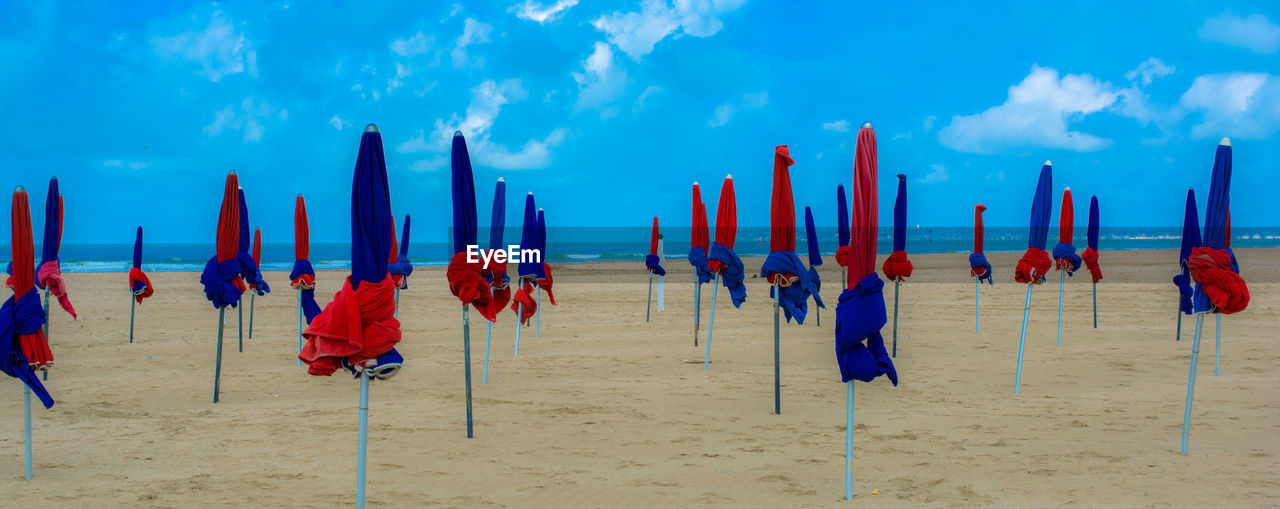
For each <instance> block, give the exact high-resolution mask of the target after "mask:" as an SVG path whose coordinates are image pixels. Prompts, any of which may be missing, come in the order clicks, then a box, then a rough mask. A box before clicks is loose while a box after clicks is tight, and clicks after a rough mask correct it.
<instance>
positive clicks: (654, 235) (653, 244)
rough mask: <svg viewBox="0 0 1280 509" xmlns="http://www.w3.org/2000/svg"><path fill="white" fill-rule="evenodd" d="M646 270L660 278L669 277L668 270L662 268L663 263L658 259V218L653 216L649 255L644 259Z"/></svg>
mask: <svg viewBox="0 0 1280 509" xmlns="http://www.w3.org/2000/svg"><path fill="white" fill-rule="evenodd" d="M644 268H645V270H647V271H649V272H652V273H654V274H657V275H659V276H665V275H667V269H664V268H662V261H661V260H660V259H658V216H653V228H652V229H651V230H650V233H649V254H647V255H645V257H644Z"/></svg>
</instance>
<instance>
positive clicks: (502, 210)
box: [480, 177, 511, 384]
mask: <svg viewBox="0 0 1280 509" xmlns="http://www.w3.org/2000/svg"><path fill="white" fill-rule="evenodd" d="M506 223H507V183H506V181H504V180H502V177H498V183H497V184H495V185H494V187H493V210H492V212H490V213H489V250H490V251H492V252H498V251H501V250H503V249H505V248H506V246H503V245H502V234H503V233H504V232H505V230H506ZM506 265H507V264H506V262H503V263H501V264H499V263H495V262H490V265H489V266H490V267H491V269H489V270H488V271H486V272H485V273H484V274H485V275H486V277H487V278H488V279H489V292H490V293H491V294H493V298H494V300H495V303H494V307H495V308H496V309H497V310H498V311H501V310H502V307H503V306H505V305H506V303H507V299H509V298H510V295H511V290H510V289H509V288H508V286H507V285H508V283H509V282H510V281H511V278H510V277H508V276H507V267H506ZM499 266H500V267H501V270H495V269H497V268H498V267H499ZM492 338H493V321H492V320H486V321H485V330H484V374H483V375H481V377H480V383H484V384H487V383H489V344H490V340H491V339H492Z"/></svg>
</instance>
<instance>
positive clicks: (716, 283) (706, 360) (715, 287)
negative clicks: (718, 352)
mask: <svg viewBox="0 0 1280 509" xmlns="http://www.w3.org/2000/svg"><path fill="white" fill-rule="evenodd" d="M719 291H720V273H719V272H717V273H716V275H715V278H714V279H713V280H712V281H711V319H710V320H709V321H707V354H706V355H704V356H703V357H702V370H703V371H706V370H707V365H708V364H710V363H711V330H712V329H714V328H715V327H716V292H719Z"/></svg>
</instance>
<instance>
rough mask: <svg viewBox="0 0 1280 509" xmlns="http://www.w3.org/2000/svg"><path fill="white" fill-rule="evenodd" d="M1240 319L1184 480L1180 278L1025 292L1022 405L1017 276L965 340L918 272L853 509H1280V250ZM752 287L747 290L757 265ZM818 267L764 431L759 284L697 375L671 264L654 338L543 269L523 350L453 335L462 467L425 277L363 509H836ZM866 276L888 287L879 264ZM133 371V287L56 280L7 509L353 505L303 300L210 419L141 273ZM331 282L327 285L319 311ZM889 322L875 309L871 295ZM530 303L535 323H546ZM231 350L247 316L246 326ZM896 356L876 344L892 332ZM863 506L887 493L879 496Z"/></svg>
mask: <svg viewBox="0 0 1280 509" xmlns="http://www.w3.org/2000/svg"><path fill="white" fill-rule="evenodd" d="M1237 255H1238V256H1239V259H1240V263H1241V266H1242V267H1243V269H1244V274H1245V277H1246V279H1248V280H1249V281H1250V285H1249V288H1250V290H1251V293H1252V296H1253V300H1252V302H1251V304H1250V305H1249V309H1248V310H1247V311H1245V312H1244V313H1241V314H1239V315H1233V316H1227V317H1225V318H1224V319H1223V320H1222V325H1223V337H1222V357H1221V369H1222V373H1221V376H1217V377H1215V376H1214V375H1213V363H1214V343H1213V332H1214V327H1213V321H1212V318H1210V319H1209V320H1206V325H1205V327H1204V332H1205V338H1204V339H1203V340H1202V344H1201V350H1200V371H1199V378H1198V383H1197V385H1196V393H1195V396H1196V397H1195V407H1194V413H1193V417H1192V431H1191V454H1190V455H1189V456H1182V455H1179V454H1178V444H1179V438H1180V430H1181V423H1182V412H1183V400H1184V397H1185V394H1186V385H1187V368H1188V360H1189V356H1190V353H1191V343H1192V342H1191V339H1192V327H1193V323H1194V320H1191V319H1188V320H1185V321H1184V329H1183V339H1182V341H1181V342H1175V341H1174V324H1175V318H1176V315H1175V310H1176V300H1175V299H1176V291H1175V289H1174V287H1173V285H1172V284H1170V283H1169V278H1170V277H1171V276H1172V275H1173V273H1174V268H1175V267H1176V257H1177V253H1176V252H1175V251H1128V252H1110V251H1104V252H1103V253H1102V266H1103V271H1104V274H1105V277H1106V279H1104V280H1103V282H1102V283H1101V284H1099V286H1098V306H1099V314H1098V328H1097V329H1096V330H1095V329H1093V328H1092V327H1091V325H1092V323H1091V317H1090V288H1089V284H1088V282H1089V280H1088V275H1087V273H1081V274H1077V276H1076V277H1075V278H1071V279H1070V280H1069V281H1068V282H1067V285H1066V293H1067V298H1066V303H1065V324H1064V329H1063V341H1062V346H1061V347H1057V346H1055V328H1056V311H1057V309H1056V306H1057V281H1056V279H1057V277H1056V274H1055V275H1051V279H1050V284H1046V285H1043V286H1040V287H1036V289H1035V291H1034V294H1033V296H1032V313H1031V319H1030V331H1029V333H1028V337H1027V349H1026V355H1025V361H1024V366H1023V380H1022V389H1021V394H1018V395H1014V394H1013V393H1012V388H1013V377H1014V368H1015V361H1016V355H1017V349H1018V333H1019V326H1020V323H1021V318H1022V300H1023V297H1024V295H1025V291H1026V287H1025V286H1024V285H1019V284H1016V283H1014V282H1013V281H1012V271H1013V269H1012V267H1013V265H1014V262H1015V261H1016V259H1017V257H1018V256H1019V253H991V254H989V255H988V256H989V258H990V260H991V263H992V264H993V265H994V266H995V267H996V274H997V280H996V285H995V286H986V285H984V286H983V287H982V289H981V291H982V329H981V335H980V336H975V334H974V323H973V283H972V280H971V279H970V278H969V277H968V265H967V260H966V254H964V253H959V254H928V255H915V256H912V260H913V261H914V263H915V271H916V272H915V274H916V275H915V277H913V278H912V279H911V280H910V281H909V282H907V283H906V284H905V285H904V286H903V287H902V288H901V298H902V304H901V310H900V314H901V323H900V330H899V344H898V356H897V358H896V359H895V362H896V363H897V368H898V371H899V373H900V375H901V378H902V383H901V385H900V386H899V387H896V388H895V387H893V386H892V385H891V384H890V383H889V382H888V380H886V379H884V378H881V379H878V380H876V381H875V382H874V383H870V384H862V383H859V384H858V385H857V389H856V390H857V392H856V394H857V400H856V401H857V402H856V426H855V461H854V465H853V467H854V483H855V484H854V490H855V500H854V501H855V503H856V504H859V505H862V506H884V507H892V506H921V505H927V506H979V505H982V506H1049V505H1063V504H1067V503H1079V504H1085V505H1090V506H1275V505H1277V504H1280V478H1277V476H1276V472H1277V471H1280V392H1277V390H1276V388H1277V386H1280V374H1278V373H1277V371H1276V369H1275V366H1277V364H1280V342H1277V341H1276V330H1275V329H1276V325H1277V324H1280V312H1278V311H1277V308H1278V307H1280V297H1278V296H1277V295H1278V292H1277V289H1280V286H1278V285H1277V283H1276V282H1275V280H1274V278H1270V277H1267V276H1266V274H1274V273H1276V271H1277V270H1280V249H1241V250H1239V251H1237ZM745 261H746V266H747V271H748V273H749V274H751V273H755V272H758V270H759V266H760V263H761V260H759V259H748V260H745ZM826 261H827V263H828V264H827V265H824V266H823V267H822V277H823V281H824V282H825V284H824V290H823V292H822V293H823V296H824V297H825V298H826V300H827V302H828V305H829V306H830V308H829V309H828V310H826V311H823V312H821V320H822V324H821V326H819V325H817V324H816V323H815V322H816V320H814V319H813V318H812V316H811V318H810V321H808V322H806V324H805V325H803V326H798V325H795V324H790V325H785V324H784V326H783V328H782V398H783V400H782V414H781V415H773V414H772V410H773V375H772V372H773V365H772V360H773V359H772V309H771V308H772V304H771V302H770V301H769V300H768V299H767V287H766V285H765V283H764V280H763V279H751V278H749V279H748V280H747V282H748V293H749V298H748V301H747V302H746V303H745V304H744V305H743V306H742V308H741V309H734V308H733V307H732V306H731V305H730V304H729V300H728V298H727V297H728V296H727V294H726V292H721V295H720V301H719V303H718V304H719V307H718V310H717V314H716V315H717V316H716V320H717V321H716V324H715V336H714V338H713V342H712V349H711V359H712V363H711V369H710V371H708V372H703V370H702V364H701V360H702V358H703V348H702V346H701V345H702V344H703V339H705V331H706V323H707V320H708V315H709V310H710V306H709V303H710V297H711V287H710V285H707V286H704V287H703V292H702V296H703V305H702V323H703V327H702V332H701V336H702V338H700V339H699V346H698V347H694V345H693V332H692V315H693V311H692V308H693V300H692V290H693V284H692V278H693V276H692V273H691V272H690V267H689V265H688V263H687V262H686V261H684V260H682V259H675V260H670V261H669V262H668V270H669V271H670V274H669V275H668V277H667V280H666V281H667V284H666V310H665V311H664V312H661V313H658V312H656V311H655V312H654V314H653V318H652V321H651V322H650V323H647V324H646V323H645V322H644V312H645V305H644V304H645V301H644V299H645V292H646V282H647V279H646V273H645V272H644V269H643V263H642V262H639V261H637V262H625V263H624V262H610V263H574V264H562V265H558V266H555V267H554V270H555V273H554V274H555V280H556V285H555V291H556V297H557V300H558V301H559V303H560V304H559V305H558V306H554V307H551V306H548V307H546V308H544V312H543V314H542V324H541V328H542V331H541V335H540V337H535V334H534V329H533V328H532V327H531V328H527V329H524V330H523V331H522V333H521V334H522V337H521V345H520V355H519V356H518V357H513V356H512V351H513V343H514V333H515V321H514V315H513V313H510V312H507V313H505V314H503V315H502V317H501V320H500V321H499V322H498V323H497V324H496V325H495V326H494V328H493V342H492V351H491V355H492V360H491V362H490V366H489V370H490V373H489V382H488V384H482V383H481V374H482V369H483V359H484V350H485V326H484V323H483V321H482V320H481V319H480V318H479V315H478V313H472V317H473V319H472V320H473V321H472V327H471V364H472V380H473V384H474V406H475V438H474V439H472V440H468V439H466V435H465V426H464V419H465V412H464V406H463V355H462V332H461V316H460V312H459V307H460V306H459V304H458V302H457V300H456V299H455V298H454V297H452V296H451V295H449V292H448V289H447V288H446V285H445V279H444V271H443V267H430V268H428V267H421V268H418V269H417V271H416V272H415V273H414V275H413V277H412V279H411V280H410V283H409V284H410V288H409V289H408V290H407V291H405V292H404V293H403V294H402V295H401V301H400V302H401V305H402V309H401V312H400V318H401V320H402V321H403V331H404V340H403V341H402V342H401V344H400V350H401V352H402V353H403V354H404V355H405V357H406V358H407V363H406V367H405V369H404V370H403V372H402V373H401V374H400V375H399V376H398V377H397V378H395V379H394V380H391V381H389V382H378V383H374V384H373V387H372V390H371V398H370V400H371V405H370V417H369V422H370V425H369V426H370V428H369V440H370V448H369V477H368V497H369V503H370V504H372V505H375V506H386V507H413V506H423V505H440V506H457V507H479V506H497V507H522V506H523V507H534V506H540V507H549V506H569V507H609V506H623V507H654V506H676V507H680V506H690V505H709V506H732V507H748V506H749V507H783V506H837V505H842V504H843V503H844V501H843V497H844V489H843V476H844V470H843V468H842V465H843V462H844V420H845V405H844V397H845V390H844V386H843V385H842V384H841V383H840V381H839V371H838V369H837V367H836V365H835V356H834V339H833V335H832V329H831V327H832V326H833V325H834V318H835V315H834V306H835V300H836V297H837V296H838V294H839V292H838V286H839V283H838V278H839V274H840V269H839V267H838V266H837V265H835V263H834V260H833V259H831V258H830V257H827V259H826ZM877 266H879V263H877ZM151 277H152V280H153V281H154V283H155V285H156V287H157V288H158V290H157V296H156V297H155V298H153V299H150V300H148V301H146V302H145V303H144V304H142V305H140V306H139V307H138V309H137V319H138V323H137V329H136V338H135V343H134V344H128V320H129V304H128V303H129V301H128V293H127V291H126V288H125V285H126V283H125V275H124V274H118V273H117V274H79V273H72V274H67V275H66V280H67V284H68V287H69V289H70V294H71V297H72V300H73V302H74V303H75V305H76V308H77V311H79V313H80V319H79V321H77V322H72V321H71V319H70V317H69V316H68V315H67V314H65V313H63V312H62V311H61V310H60V309H55V310H54V312H53V319H52V324H51V331H50V332H51V341H50V343H51V346H52V349H53V352H54V354H55V355H56V358H57V361H56V366H55V367H54V369H53V371H52V372H51V374H50V377H49V381H48V382H47V384H48V387H49V389H50V392H51V393H52V394H53V396H54V398H55V399H56V400H57V405H56V406H55V407H54V408H53V409H52V410H49V411H44V410H42V409H39V408H38V405H37V409H36V411H35V415H34V419H33V424H34V433H35V439H34V446H35V477H34V478H33V479H32V480H30V481H25V480H23V471H22V457H23V453H22V446H23V437H22V415H23V411H22V386H21V384H20V383H18V382H17V381H15V380H12V379H8V378H5V383H4V389H3V391H0V394H3V396H0V493H4V494H7V495H10V496H11V497H12V498H14V499H15V500H27V501H38V502H39V503H41V504H49V505H55V504H56V505H65V506H72V507H75V506H80V507H88V506H98V507H103V506H124V505H135V504H140V505H142V506H148V507H202V506H215V505H234V506H246V507H266V506H282V507H331V506H333V505H334V504H348V503H351V502H352V501H353V499H354V489H355V450H356V406H357V404H356V403H357V392H358V390H357V382H355V381H353V380H352V379H351V378H350V377H347V376H334V377H330V378H317V377H311V376H308V375H307V374H306V370H305V369H304V368H300V367H298V365H297V363H296V362H295V352H296V346H297V343H296V336H295V334H296V326H297V315H296V302H297V301H296V293H295V292H294V291H292V290H291V289H290V288H289V287H288V283H287V276H286V274H284V273H280V272H269V273H266V277H267V280H268V281H269V282H271V284H272V285H273V286H274V288H275V293H273V294H271V295H269V296H266V297H258V298H257V299H256V310H255V315H254V333H253V338H252V339H249V338H248V337H247V334H246V338H245V340H244V352H243V353H237V351H236V347H237V335H236V314H235V312H234V311H232V312H230V313H228V318H227V324H228V325H229V327H228V329H227V331H228V333H227V336H226V340H225V344H224V353H223V368H222V369H223V371H222V382H221V383H222V396H221V397H222V401H221V402H220V403H218V404H216V405H215V404H213V403H212V399H211V398H212V382H213V365H214V355H215V346H214V345H215V326H216V323H217V311H216V310H214V309H213V308H212V307H211V306H210V305H209V304H208V302H207V301H206V300H205V298H204V295H203V294H202V293H201V291H200V286H199V282H198V274H196V273H158V274H151ZM341 277H342V274H340V273H337V272H322V273H320V274H319V276H318V280H319V285H320V290H319V291H318V293H317V298H318V300H319V301H320V302H321V303H322V304H323V303H326V302H328V301H329V300H330V299H331V297H332V294H333V292H334V291H335V290H336V289H337V288H338V285H339V284H340V281H341ZM886 297H887V298H888V299H889V302H888V305H889V306H890V309H892V288H891V287H886ZM543 303H544V304H546V298H545V296H544V298H543ZM244 320H245V326H246V329H247V326H248V321H249V315H248V312H247V310H246V312H245V315H244ZM884 333H885V335H886V338H888V336H889V334H890V328H888V327H886V329H885V330H884ZM877 493H878V494H877Z"/></svg>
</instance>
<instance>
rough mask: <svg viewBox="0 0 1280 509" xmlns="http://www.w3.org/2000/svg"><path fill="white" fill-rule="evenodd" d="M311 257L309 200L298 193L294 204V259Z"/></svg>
mask: <svg viewBox="0 0 1280 509" xmlns="http://www.w3.org/2000/svg"><path fill="white" fill-rule="evenodd" d="M309 258H311V229H310V227H309V226H308V225H307V202H306V201H305V200H303V199H302V195H301V194H299V195H298V200H297V201H296V202H295V203H294V205H293V259H294V260H306V259H309Z"/></svg>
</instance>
